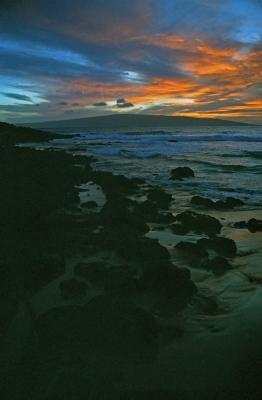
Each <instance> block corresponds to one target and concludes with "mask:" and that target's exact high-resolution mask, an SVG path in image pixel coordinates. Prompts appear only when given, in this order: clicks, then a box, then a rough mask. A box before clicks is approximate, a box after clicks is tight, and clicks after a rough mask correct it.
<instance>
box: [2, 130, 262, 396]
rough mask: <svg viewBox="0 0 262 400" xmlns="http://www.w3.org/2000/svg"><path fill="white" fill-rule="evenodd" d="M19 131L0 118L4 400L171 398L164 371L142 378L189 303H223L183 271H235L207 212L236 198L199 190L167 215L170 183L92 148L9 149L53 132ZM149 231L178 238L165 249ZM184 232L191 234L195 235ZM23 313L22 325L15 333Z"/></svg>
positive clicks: (188, 173) (210, 306) (178, 172)
mask: <svg viewBox="0 0 262 400" xmlns="http://www.w3.org/2000/svg"><path fill="white" fill-rule="evenodd" d="M20 129H21V130H20V131H19V128H15V127H13V126H9V125H7V124H1V125H0V152H1V155H0V177H1V183H2V185H1V187H2V204H1V209H0V213H1V228H0V229H1V238H2V239H1V240H2V251H1V261H0V262H1V280H0V281H1V283H0V286H1V310H0V312H1V321H2V324H1V328H2V329H1V342H2V349H3V350H2V354H3V359H4V360H5V362H4V363H3V366H2V369H3V371H2V373H1V375H2V378H3V384H4V386H5V392H6V393H7V397H6V398H8V399H10V398H12V399H14V400H15V399H19V400H23V399H24V400H27V399H29V398H30V399H36V400H38V399H39V400H40V399H43V400H44V399H45V400H52V399H61V400H62V399H67V398H68V399H80V400H81V399H84V398H85V399H86V398H89V396H90V398H97V399H100V398H108V399H111V398H112V399H113V398H114V399H130V400H131V399H149V398H150V399H151V398H156V399H174V398H176V397H175V396H176V395H177V394H176V392H175V389H174V387H170V388H169V387H168V386H167V385H165V384H163V383H162V382H161V380H160V379H159V380H158V379H154V381H153V382H151V383H150V385H149V383H148V382H147V379H152V376H153V373H152V365H154V364H155V363H156V362H158V361H157V360H158V359H159V357H160V358H161V357H162V354H163V351H165V343H167V342H169V341H176V340H179V338H180V337H181V336H183V335H185V334H186V332H185V328H184V326H183V324H182V323H181V320H183V318H184V315H185V314H186V313H187V310H188V307H189V308H190V307H192V304H194V305H197V306H198V307H200V308H201V309H202V310H208V311H207V312H208V313H209V314H212V313H213V314H216V313H217V312H219V310H218V307H219V306H218V304H217V303H216V302H215V301H213V302H212V299H210V298H208V297H207V296H203V294H202V292H201V291H200V292H199V287H198V283H197V282H196V281H195V280H194V279H193V278H192V277H191V274H192V271H193V272H194V271H204V272H206V271H208V273H209V272H210V273H212V274H213V275H214V276H218V277H221V276H224V274H226V273H227V272H228V271H232V270H234V268H235V266H234V258H235V257H236V255H237V252H238V249H237V245H236V243H235V241H234V240H233V239H231V238H228V237H224V236H221V229H222V228H223V221H221V220H219V219H218V218H217V217H215V216H212V215H209V213H206V212H207V211H206V210H223V211H224V210H232V209H234V208H238V207H242V205H243V204H242V202H239V201H238V200H237V199H234V198H226V199H221V200H218V201H213V200H212V199H205V198H201V197H200V196H195V197H194V198H192V200H191V205H192V209H190V210H188V211H184V212H181V213H174V212H171V204H172V200H173V196H175V192H174V194H173V195H172V194H170V193H169V192H167V191H165V190H164V189H163V188H162V187H157V186H152V185H149V184H148V183H147V182H146V181H144V180H143V179H135V178H131V179H129V178H127V177H126V176H124V175H114V174H112V173H111V172H107V171H98V170H96V168H95V165H96V160H95V159H94V158H93V157H88V156H74V155H71V154H68V153H66V152H62V151H51V150H42V151H39V150H34V149H29V148H23V147H17V146H16V144H17V143H21V142H23V143H26V142H38V141H39V142H42V141H43V135H46V136H44V137H45V141H46V140H52V139H55V138H57V136H56V135H53V134H44V133H40V132H38V131H34V130H27V129H26V128H20ZM188 177H190V178H193V177H194V172H193V171H192V170H190V168H188V167H185V168H177V169H174V170H172V171H170V179H173V180H179V181H180V180H183V179H187V178H188ZM99 191H100V193H101V196H102V201H99V200H97V198H98V194H97V193H98V192H99ZM83 192H84V194H85V195H86V194H87V199H85V201H81V197H82V195H83ZM203 210H204V211H203ZM236 228H241V229H246V228H248V229H249V230H250V231H251V232H252V231H253V232H260V231H261V220H259V219H255V218H253V219H252V218H250V219H249V221H248V222H247V223H245V222H243V221H242V222H241V223H240V222H239V221H237V224H236ZM152 231H153V232H154V231H158V232H161V231H162V232H171V233H172V234H175V235H179V237H180V236H181V237H182V240H181V241H180V242H179V243H177V244H176V245H173V246H165V245H163V244H161V243H160V242H159V240H158V239H156V238H153V237H152V235H151V234H152ZM192 234H196V235H197V237H198V239H197V240H193V241H192ZM176 257H178V258H179V257H182V259H183V266H181V265H178V266H177V265H176V263H175V262H174V258H176ZM253 278H254V277H253ZM253 278H252V276H251V277H250V275H249V276H247V277H246V279H249V281H250V279H251V281H252V279H253ZM258 281H259V280H258ZM258 281H256V282H258ZM253 283H254V282H253ZM43 292H45V293H46V294H45V296H46V298H48V299H49V301H48V304H47V305H46V304H45V300H43V298H44V297H41V296H42V293H43ZM52 298H54V299H56V300H55V301H54V302H53V303H52V301H50V299H52ZM41 302H42V304H40V303H41ZM39 304H40V307H38V306H39ZM21 308H22V309H23V311H21ZM39 309H41V310H42V311H41V312H40V311H39ZM26 314H27V315H28V316H29V320H30V321H29V323H26V322H25V318H24V316H25V315H26ZM19 315H20V316H22V317H21V318H22V323H21V324H22V327H21V326H20V327H19V329H20V331H19V332H15V330H16V329H17V325H16V324H14V321H15V320H16V319H17V318H19ZM23 324H24V326H23ZM10 326H11V328H10ZM14 327H15V328H14ZM23 331H26V332H27V333H26V335H25V336H26V337H25V340H24V342H23V344H22V346H20V348H19V349H18V347H19V346H16V344H17V342H19V340H20V339H19V335H20V334H21V332H23ZM22 334H24V333H22ZM12 335H13V337H14V339H13V342H12V340H11V339H10V337H11V336H12ZM14 342H16V344H15V345H14ZM16 347H17V351H15V352H14V351H13V350H14V348H16ZM163 348H164V350H163ZM12 352H14V353H15V354H13V353H12ZM11 354H12V356H11ZM137 368H138V369H139V368H143V371H144V376H145V377H146V378H145V379H144V381H143V380H142V382H140V381H139V380H138V379H137V375H136V374H134V372H132V371H135V370H136V369H137ZM145 371H149V372H145ZM132 374H133V375H134V376H135V379H134V377H133V378H132ZM147 376H148V377H151V378H147ZM69 392H71V395H69V394H68V393H69ZM92 393H93V396H94V397H92ZM185 398H187V397H185ZM188 398H190V397H188ZM197 398H198V397H197ZM217 398H219V397H217ZM225 398H230V397H225ZM232 398H234V397H232ZM243 398H244V397H243ZM249 398H250V399H253V398H255V397H246V399H249Z"/></svg>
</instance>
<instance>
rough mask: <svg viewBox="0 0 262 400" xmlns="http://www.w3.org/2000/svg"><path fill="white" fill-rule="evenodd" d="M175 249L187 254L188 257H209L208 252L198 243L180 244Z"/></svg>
mask: <svg viewBox="0 0 262 400" xmlns="http://www.w3.org/2000/svg"><path fill="white" fill-rule="evenodd" d="M175 248H176V249H177V250H179V251H182V252H183V253H185V254H186V255H187V256H188V257H199V258H205V257H207V256H208V252H207V251H206V250H205V249H204V248H203V247H202V246H200V245H199V244H198V243H192V242H179V243H178V244H177V245H176V247H175Z"/></svg>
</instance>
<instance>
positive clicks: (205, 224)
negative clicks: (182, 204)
mask: <svg viewBox="0 0 262 400" xmlns="http://www.w3.org/2000/svg"><path fill="white" fill-rule="evenodd" d="M176 221H177V222H178V223H179V224H180V225H181V231H184V232H186V233H188V232H190V231H193V232H196V233H206V234H207V235H208V236H212V235H216V234H218V233H220V231H221V228H222V224H221V223H220V222H219V221H218V220H217V219H216V218H214V217H211V216H210V215H205V214H199V213H196V212H193V211H184V212H182V213H181V214H177V215H176ZM175 226H176V225H175ZM176 229H177V228H176Z"/></svg>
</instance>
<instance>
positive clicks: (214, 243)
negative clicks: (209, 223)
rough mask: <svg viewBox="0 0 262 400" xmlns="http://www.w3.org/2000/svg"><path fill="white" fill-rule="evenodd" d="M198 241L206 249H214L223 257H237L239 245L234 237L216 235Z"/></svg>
mask: <svg viewBox="0 0 262 400" xmlns="http://www.w3.org/2000/svg"><path fill="white" fill-rule="evenodd" d="M197 243H198V244H199V245H200V246H202V247H203V248H204V249H209V250H213V251H215V252H216V253H217V254H219V255H221V256H223V257H230V258H231V257H235V256H236V253H237V246H236V244H235V242H234V240H232V239H228V238H223V237H214V238H211V239H200V240H198V242H197Z"/></svg>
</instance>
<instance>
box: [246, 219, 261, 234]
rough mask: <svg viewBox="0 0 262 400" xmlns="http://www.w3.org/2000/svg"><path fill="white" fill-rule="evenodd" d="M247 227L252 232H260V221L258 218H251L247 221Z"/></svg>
mask: <svg viewBox="0 0 262 400" xmlns="http://www.w3.org/2000/svg"><path fill="white" fill-rule="evenodd" d="M247 227H248V229H249V230H250V232H252V233H255V232H261V231H262V221H261V220H260V219H256V218H251V219H250V220H249V221H248V223H247Z"/></svg>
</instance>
